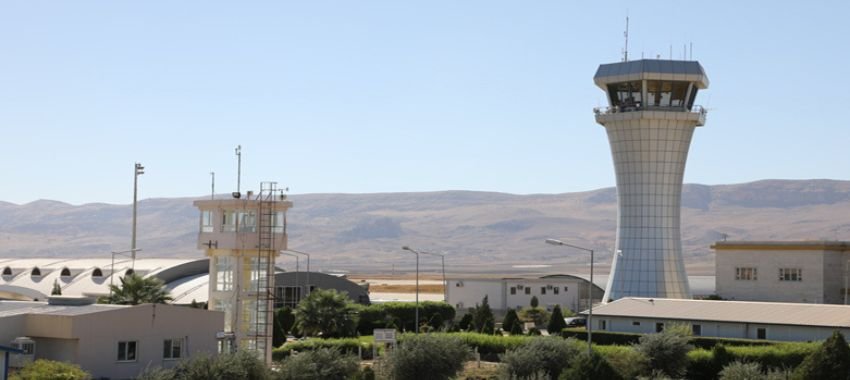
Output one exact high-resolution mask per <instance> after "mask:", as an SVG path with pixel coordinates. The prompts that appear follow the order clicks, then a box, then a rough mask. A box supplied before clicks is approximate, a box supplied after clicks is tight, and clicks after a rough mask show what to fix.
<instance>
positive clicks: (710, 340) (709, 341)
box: [561, 328, 778, 350]
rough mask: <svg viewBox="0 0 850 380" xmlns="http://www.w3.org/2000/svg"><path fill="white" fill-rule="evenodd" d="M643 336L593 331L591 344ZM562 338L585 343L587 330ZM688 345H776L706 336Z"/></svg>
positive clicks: (621, 342)
mask: <svg viewBox="0 0 850 380" xmlns="http://www.w3.org/2000/svg"><path fill="white" fill-rule="evenodd" d="M641 336H643V334H633V333H622V332H611V331H597V330H594V331H593V343H594V344H599V345H606V346H607V345H630V344H637V343H638V341H639V340H640V337H641ZM561 337H562V338H576V339H578V340H581V341H587V330H585V329H584V328H569V329H564V330H561ZM690 343H691V344H692V345H693V346H694V347H696V348H704V349H707V350H710V349H711V348H712V347H714V346H716V345H718V344H723V345H724V346H727V347H733V346H735V347H737V346H772V345H775V344H778V342H776V341H769V340H752V339H731V338H714V337H706V336H695V337H691V339H690Z"/></svg>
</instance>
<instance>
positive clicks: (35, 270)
mask: <svg viewBox="0 0 850 380" xmlns="http://www.w3.org/2000/svg"><path fill="white" fill-rule="evenodd" d="M30 276H33V277H41V269H38V267H35V268H32V273H31V274H30Z"/></svg>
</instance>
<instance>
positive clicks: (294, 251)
mask: <svg viewBox="0 0 850 380" xmlns="http://www.w3.org/2000/svg"><path fill="white" fill-rule="evenodd" d="M286 252H292V253H297V254H299V255H304V256H307V295H308V296H309V295H310V292H311V289H310V254H309V253H307V252H302V251H296V250H294V249H287V250H286Z"/></svg>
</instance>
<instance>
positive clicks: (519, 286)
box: [516, 284, 525, 290]
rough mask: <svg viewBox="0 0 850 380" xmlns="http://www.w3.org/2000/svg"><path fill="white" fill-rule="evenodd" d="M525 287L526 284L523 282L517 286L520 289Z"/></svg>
mask: <svg viewBox="0 0 850 380" xmlns="http://www.w3.org/2000/svg"><path fill="white" fill-rule="evenodd" d="M524 287H525V286H523V285H522V284H519V285H517V286H516V288H517V289H519V290H522V288H524Z"/></svg>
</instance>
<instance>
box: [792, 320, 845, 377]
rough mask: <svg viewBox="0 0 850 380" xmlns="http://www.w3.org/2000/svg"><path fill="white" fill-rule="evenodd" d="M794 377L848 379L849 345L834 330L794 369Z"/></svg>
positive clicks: (842, 336)
mask: <svg viewBox="0 0 850 380" xmlns="http://www.w3.org/2000/svg"><path fill="white" fill-rule="evenodd" d="M794 379H819V380H829V379H836V380H838V379H841V380H845V379H850V347H848V346H847V341H845V340H844V335H841V333H840V332H838V331H835V332H833V333H832V336H831V337H829V338H828V339H827V340H826V341H824V342H823V344H822V345H821V346H820V348H818V349H817V350H815V351H814V352H812V353H811V354H810V355H809V356H808V357H806V359H805V360H804V361H803V363H802V364H800V366H799V367H797V370H796V371H794Z"/></svg>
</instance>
